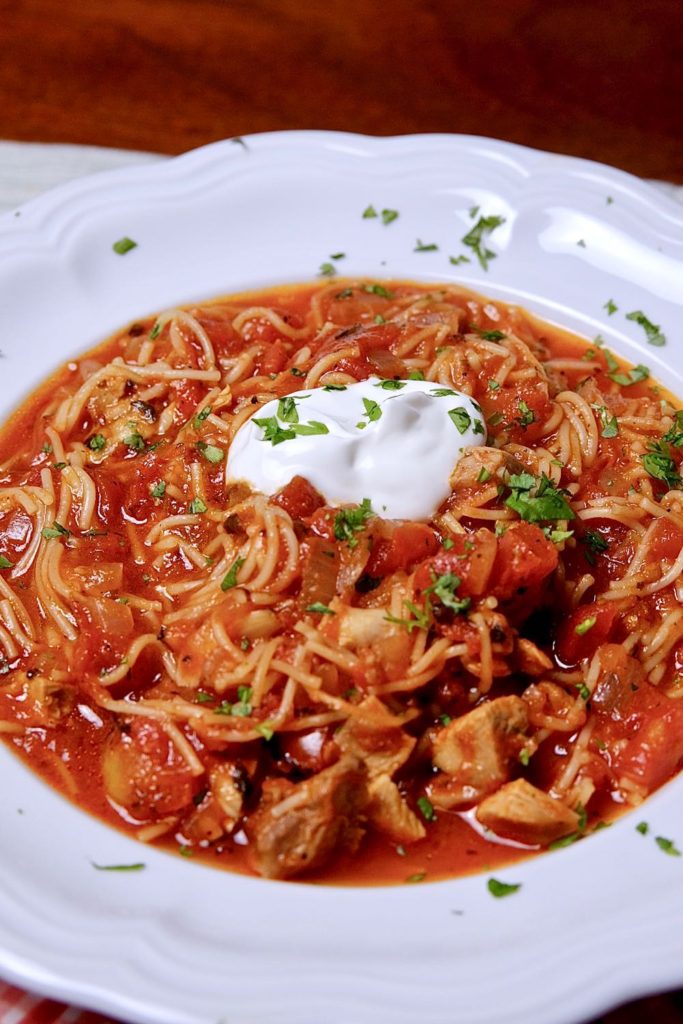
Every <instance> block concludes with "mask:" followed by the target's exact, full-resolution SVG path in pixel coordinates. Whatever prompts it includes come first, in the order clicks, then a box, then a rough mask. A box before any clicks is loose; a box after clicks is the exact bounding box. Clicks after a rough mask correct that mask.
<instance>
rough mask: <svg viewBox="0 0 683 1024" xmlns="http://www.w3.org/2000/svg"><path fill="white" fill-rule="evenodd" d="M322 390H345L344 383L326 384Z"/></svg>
mask: <svg viewBox="0 0 683 1024" xmlns="http://www.w3.org/2000/svg"><path fill="white" fill-rule="evenodd" d="M323 391H346V384H326V385H325V387H324V388H323Z"/></svg>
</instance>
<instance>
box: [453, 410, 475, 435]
mask: <svg viewBox="0 0 683 1024" xmlns="http://www.w3.org/2000/svg"><path fill="white" fill-rule="evenodd" d="M448 415H449V417H450V418H451V420H452V421H453V423H454V424H455V427H456V429H457V431H458V433H459V434H465V433H466V432H467V430H468V429H469V428H470V427H471V426H472V417H471V416H470V414H469V413H468V412H467V410H466V409H465V408H463V406H462V405H459V406H457V407H456V408H455V409H449V410H448Z"/></svg>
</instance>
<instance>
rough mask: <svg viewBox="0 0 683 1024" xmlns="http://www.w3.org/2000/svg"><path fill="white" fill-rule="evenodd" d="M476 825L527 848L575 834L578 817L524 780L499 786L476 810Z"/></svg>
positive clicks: (544, 844) (516, 780)
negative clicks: (523, 844) (477, 823)
mask: <svg viewBox="0 0 683 1024" xmlns="http://www.w3.org/2000/svg"><path fill="white" fill-rule="evenodd" d="M476 814H477V821H478V822H480V824H482V825H483V826H484V827H485V828H488V829H491V831H492V832H495V833H496V835H499V836H502V837H503V838H505V839H513V840H514V841H515V842H517V843H527V844H528V845H529V846H547V845H548V843H552V842H553V841H554V840H555V839H560V838H561V837H562V836H566V835H569V834H570V833H571V832H576V830H577V828H578V825H579V815H578V814H577V813H576V811H572V810H570V808H569V807H567V806H566V804H563V803H562V802H561V801H560V800H554V799H553V798H552V797H551V796H548V794H547V793H544V792H543V790H542V789H537V788H536V787H535V786H532V785H531V783H530V782H527V781H526V779H515V781H514V782H508V783H507V785H505V786H502V787H501V788H500V789H499V790H498V792H497V793H494V794H493V796H489V797H487V798H486V800H482V802H481V803H480V804H479V806H478V807H477V812H476Z"/></svg>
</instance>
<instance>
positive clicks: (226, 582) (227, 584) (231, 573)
mask: <svg viewBox="0 0 683 1024" xmlns="http://www.w3.org/2000/svg"><path fill="white" fill-rule="evenodd" d="M243 565H244V559H243V558H236V559H235V561H234V562H233V563H232V565H231V566H230V568H229V569H228V571H227V572H226V574H225V576H224V577H223V582H222V583H221V590H232V588H233V587H236V586H237V573H238V572H239V571H240V569H241V568H242V566H243Z"/></svg>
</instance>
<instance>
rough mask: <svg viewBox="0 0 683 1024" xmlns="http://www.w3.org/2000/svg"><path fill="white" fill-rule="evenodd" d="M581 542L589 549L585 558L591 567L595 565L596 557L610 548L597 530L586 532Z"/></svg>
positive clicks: (585, 553)
mask: <svg viewBox="0 0 683 1024" xmlns="http://www.w3.org/2000/svg"><path fill="white" fill-rule="evenodd" d="M581 540H582V541H583V543H584V544H585V545H586V546H587V547H588V551H586V552H584V557H585V559H586V561H587V562H588V564H589V565H595V556H596V555H599V554H602V552H603V551H607V549H608V548H609V544H608V542H607V541H606V540H605V538H604V537H602V536H601V535H600V534H599V533H597V532H596V531H595V530H586V532H585V533H584V535H583V537H582V538H581Z"/></svg>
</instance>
